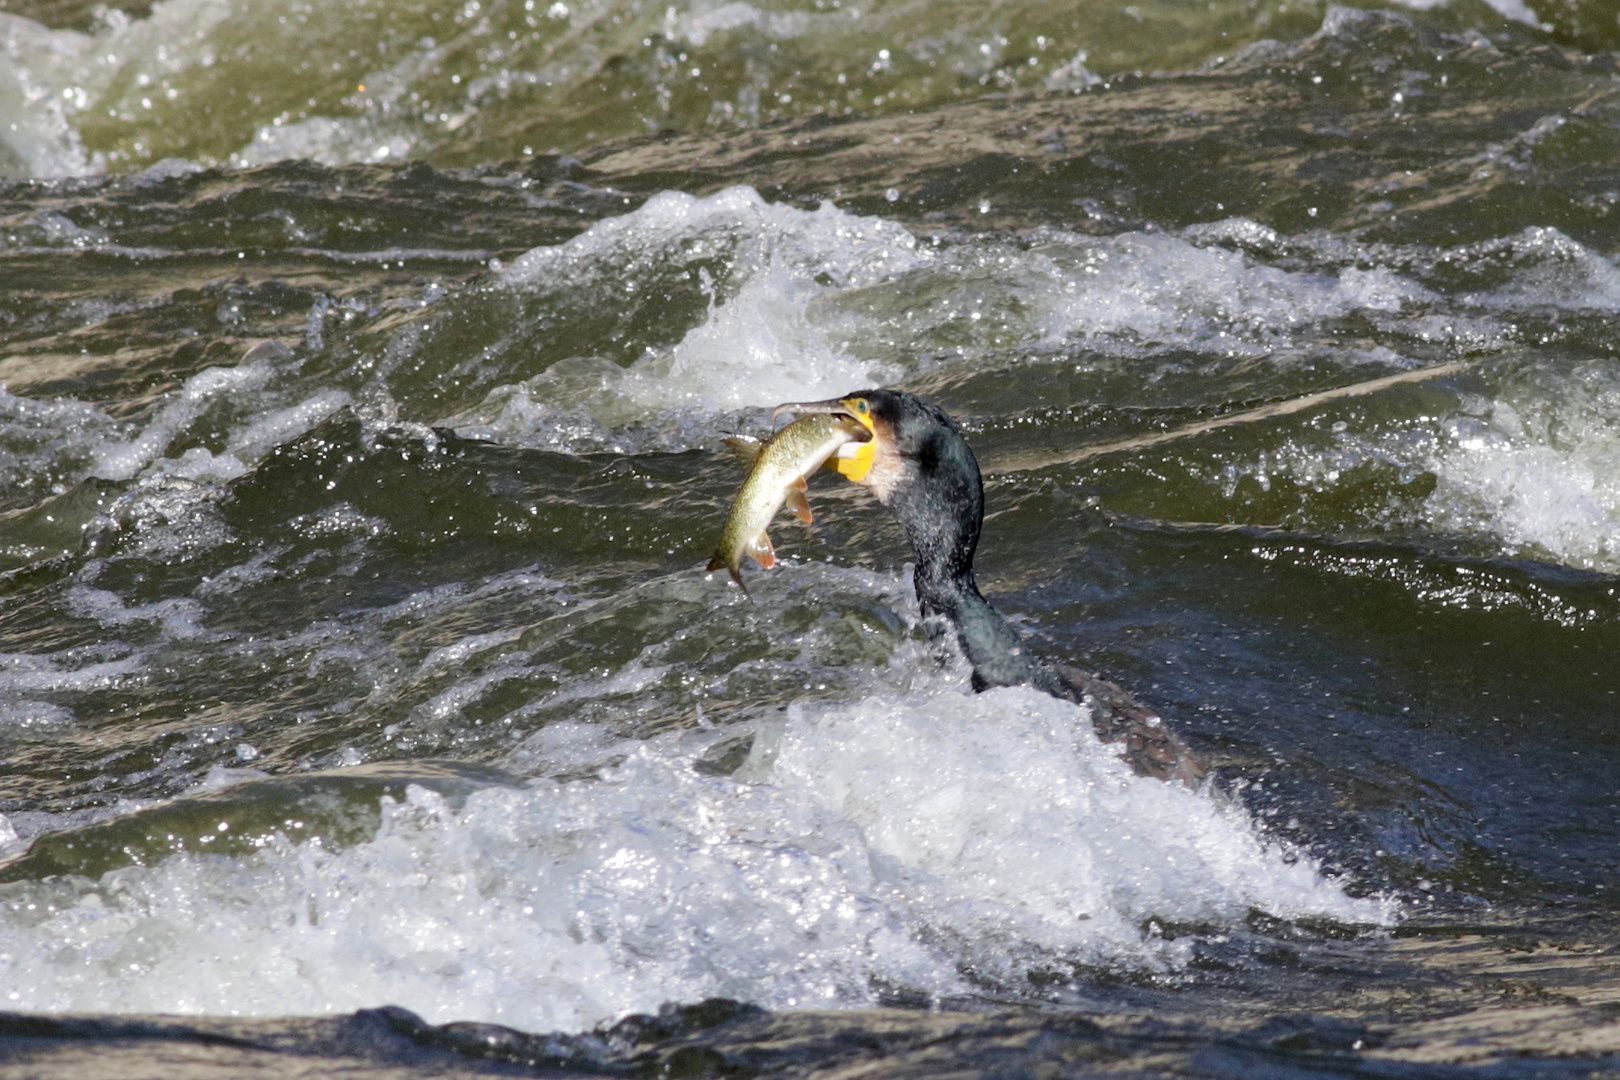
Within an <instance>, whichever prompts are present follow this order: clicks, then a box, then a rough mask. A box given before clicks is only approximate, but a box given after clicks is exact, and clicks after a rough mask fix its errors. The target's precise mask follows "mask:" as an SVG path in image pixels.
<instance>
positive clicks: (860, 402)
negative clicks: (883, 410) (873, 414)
mask: <svg viewBox="0 0 1620 1080" xmlns="http://www.w3.org/2000/svg"><path fill="white" fill-rule="evenodd" d="M866 409H867V406H866V399H865V398H856V399H855V411H856V412H858V413H860V414H861V415H862V416H865V415H866Z"/></svg>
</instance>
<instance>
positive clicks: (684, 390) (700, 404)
mask: <svg viewBox="0 0 1620 1080" xmlns="http://www.w3.org/2000/svg"><path fill="white" fill-rule="evenodd" d="M930 257H931V256H930V253H929V252H928V251H927V250H926V249H923V248H921V247H920V246H919V245H918V244H917V242H916V240H915V238H914V237H912V236H911V234H910V233H908V232H907V231H906V230H905V229H904V228H902V227H901V226H899V225H897V224H894V223H892V222H887V221H884V220H882V219H879V218H870V217H860V216H857V215H853V214H849V213H846V212H845V211H842V210H839V209H837V208H836V207H834V206H831V205H830V204H823V205H822V206H821V207H820V208H818V209H816V210H813V211H805V210H798V209H795V208H793V207H791V206H784V205H780V204H773V203H768V202H766V201H765V200H764V199H763V198H761V197H760V195H759V193H758V192H756V191H754V190H753V189H752V188H748V187H735V188H729V189H727V190H725V191H722V192H720V193H718V194H716V195H713V196H710V197H708V198H695V197H693V196H690V195H686V194H683V193H680V192H664V193H662V194H660V195H657V196H654V197H653V198H651V199H649V200H648V201H647V202H646V203H645V204H643V205H642V206H641V207H640V208H638V209H637V210H635V211H634V212H632V213H629V214H625V215H623V216H622V217H617V218H610V219H607V220H605V221H601V222H598V223H597V224H596V225H594V226H592V227H591V228H590V229H589V230H587V231H586V232H584V233H582V234H580V235H579V236H577V237H575V238H574V239H572V240H570V241H568V242H567V243H565V244H561V245H557V246H552V247H540V248H534V249H532V250H531V251H529V252H527V253H525V254H524V255H522V256H521V257H520V258H518V259H516V260H514V261H513V262H512V264H511V265H510V266H507V267H506V268H504V269H503V270H502V271H501V274H500V278H499V280H500V282H501V284H502V285H503V286H505V287H506V288H509V289H513V290H529V289H541V288H549V289H556V288H558V287H560V286H564V285H566V286H567V287H569V288H572V289H580V288H585V289H600V290H602V291H603V292H604V293H607V292H610V291H612V292H616V291H620V290H629V291H634V290H635V289H637V288H638V287H646V286H647V282H648V281H650V280H652V279H654V278H656V277H657V276H659V275H660V274H668V273H669V272H670V271H671V270H683V268H685V267H687V266H690V267H691V268H692V269H691V271H690V272H691V274H692V275H694V276H702V275H706V274H708V272H709V271H708V270H707V269H705V268H704V264H705V262H706V261H711V260H721V261H722V263H723V265H724V267H725V269H724V270H721V271H720V273H721V274H722V275H723V276H724V278H725V281H723V282H710V283H709V289H710V290H711V296H713V295H717V294H723V296H724V299H722V300H718V301H711V304H710V308H709V311H708V315H707V317H706V318H705V319H704V321H703V322H702V323H700V324H699V325H697V326H696V327H694V328H693V329H691V330H690V331H689V332H688V333H686V335H685V336H684V337H683V338H682V339H681V340H680V341H679V342H677V343H675V344H674V345H673V346H670V347H667V348H661V349H650V350H648V352H647V353H646V355H644V356H642V357H641V358H639V359H637V360H636V361H635V362H633V363H631V364H630V365H629V366H628V367H620V366H619V365H617V364H614V363H612V362H610V361H607V360H602V359H598V358H589V357H581V358H576V359H573V360H568V361H563V362H561V363H558V364H556V365H554V366H553V367H551V368H550V369H548V370H547V371H546V372H544V373H542V374H540V375H538V376H536V377H534V378H531V379H528V380H526V381H524V382H521V383H514V384H508V385H506V386H502V387H499V388H497V389H496V390H494V391H493V392H491V394H490V395H489V396H488V398H487V399H486V400H485V401H484V402H483V403H482V404H481V405H480V406H478V407H477V408H474V409H472V410H468V411H467V412H465V413H463V414H461V415H459V416H456V417H452V418H451V419H450V420H449V421H448V422H449V423H452V424H454V425H455V426H456V427H458V428H459V429H461V430H462V431H464V432H467V433H469V434H478V435H483V436H485V437H494V438H499V439H501V440H502V441H505V442H515V443H518V444H521V445H545V446H558V447H562V448H574V449H595V448H600V447H602V446H609V447H612V448H615V449H628V448H631V446H630V444H629V443H627V442H626V441H625V439H626V438H628V436H625V435H623V434H622V432H619V429H624V428H627V427H630V426H632V425H640V426H643V427H652V428H655V429H658V430H659V431H661V433H662V435H663V439H664V441H663V442H662V443H660V444H659V445H660V446H664V447H665V448H670V447H675V446H682V445H691V444H692V443H693V442H694V441H706V440H708V439H710V438H712V434H713V433H712V429H713V426H714V425H713V421H714V420H715V418H716V417H718V416H721V415H723V414H728V413H734V412H736V411H738V410H742V409H748V408H763V407H768V406H772V405H775V404H777V403H780V402H783V401H791V400H806V399H813V398H823V397H828V396H831V395H833V394H836V393H840V392H844V391H847V390H850V389H852V388H855V387H860V386H867V385H872V384H874V383H882V382H886V381H890V380H893V379H894V378H896V377H898V375H899V373H900V368H898V367H897V366H896V365H894V364H891V363H884V362H881V361H875V360H872V359H863V358H862V357H860V356H859V355H858V354H857V353H856V352H855V351H854V350H852V349H851V348H850V347H849V346H848V345H847V343H846V342H845V341H844V340H843V337H844V335H843V334H842V332H840V331H837V330H834V329H833V328H830V327H828V326H827V325H826V324H825V323H824V322H823V321H822V320H820V319H818V317H817V316H816V314H815V310H814V305H815V304H816V302H817V301H818V300H820V299H822V298H824V297H827V296H830V295H834V294H836V293H838V292H840V291H842V290H846V289H857V288H862V287H865V286H867V285H870V284H873V283H876V282H879V281H884V280H888V279H891V278H893V277H894V276H896V275H898V274H900V273H902V272H904V271H906V270H908V269H911V268H913V267H916V266H918V265H921V264H923V263H926V262H927V261H929V259H930ZM682 276H685V273H684V270H683V273H682ZM616 433H618V434H617V435H616Z"/></svg>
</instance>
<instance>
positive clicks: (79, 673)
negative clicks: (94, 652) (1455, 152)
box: [0, 649, 141, 694]
mask: <svg viewBox="0 0 1620 1080" xmlns="http://www.w3.org/2000/svg"><path fill="white" fill-rule="evenodd" d="M85 661H88V662H85ZM140 671H141V664H140V662H139V661H138V660H136V659H134V658H123V659H119V660H97V659H95V658H94V657H93V656H90V655H86V654H85V653H83V652H81V651H79V650H72V649H70V650H67V651H66V652H60V653H52V654H35V653H0V694H3V693H7V692H12V693H17V692H21V693H24V694H29V693H38V692H40V691H51V690H67V691H85V690H106V689H110V688H112V687H116V686H120V685H123V684H125V683H126V682H127V681H128V680H130V679H131V678H133V677H135V676H138V675H139V673H140Z"/></svg>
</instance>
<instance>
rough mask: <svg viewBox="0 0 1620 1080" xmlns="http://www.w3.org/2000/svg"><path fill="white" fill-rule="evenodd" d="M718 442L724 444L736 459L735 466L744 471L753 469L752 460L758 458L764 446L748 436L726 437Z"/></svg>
mask: <svg viewBox="0 0 1620 1080" xmlns="http://www.w3.org/2000/svg"><path fill="white" fill-rule="evenodd" d="M720 441H721V442H723V443H725V444H726V449H727V450H730V451H731V456H732V457H734V458H736V459H737V464H739V465H741V466H742V467H743V468H745V469H752V468H753V467H754V459H755V458H757V457H759V451H760V447H762V446H764V445H765V444H764V443H762V442H760V441H759V440H758V439H755V438H752V437H750V436H748V435H728V436H726V437H725V438H724V439H721V440H720Z"/></svg>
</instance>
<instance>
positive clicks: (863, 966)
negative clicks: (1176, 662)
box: [0, 688, 1389, 1030]
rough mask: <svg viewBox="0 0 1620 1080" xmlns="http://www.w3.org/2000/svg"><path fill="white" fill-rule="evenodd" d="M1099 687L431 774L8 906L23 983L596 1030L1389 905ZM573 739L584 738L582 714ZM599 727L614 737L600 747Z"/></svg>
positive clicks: (71, 990) (23, 1003)
mask: <svg viewBox="0 0 1620 1080" xmlns="http://www.w3.org/2000/svg"><path fill="white" fill-rule="evenodd" d="M1089 729H1090V725H1089V722H1088V720H1087V718H1086V716H1085V714H1084V713H1083V711H1082V710H1080V709H1078V708H1076V707H1074V706H1072V705H1068V704H1066V703H1063V702H1058V701H1056V700H1054V699H1051V698H1048V697H1045V696H1044V695H1041V694H1038V693H1036V692H1033V691H1028V690H1022V689H1019V690H1001V691H995V692H992V693H989V694H985V695H982V696H978V697H973V696H964V695H962V694H960V693H958V692H956V691H955V690H953V689H949V688H935V689H933V690H931V691H924V692H921V693H913V694H909V695H904V696H880V697H871V698H867V699H865V700H860V701H857V702H854V703H853V704H847V705H837V704H818V705H806V706H795V707H793V708H791V709H790V710H789V711H788V713H787V714H786V717H785V721H784V722H783V724H782V726H781V728H780V730H779V732H777V735H776V738H775V740H774V750H772V749H771V748H770V747H769V746H768V745H767V744H768V743H770V742H771V741H772V740H770V739H768V738H765V737H763V736H762V737H761V739H760V740H759V745H757V746H756V760H754V761H752V762H751V763H750V765H749V766H745V770H744V771H745V774H752V775H757V776H759V777H760V778H761V782H759V783H747V782H742V781H739V780H738V779H735V778H725V777H712V776H705V775H702V774H700V773H698V772H696V771H695V770H693V769H692V768H691V766H690V763H691V755H692V753H693V752H694V751H695V749H696V748H697V747H696V745H695V740H700V739H712V738H714V737H716V736H715V734H714V733H708V734H707V735H704V734H702V733H692V732H688V733H683V734H680V735H671V736H666V737H663V738H660V739H657V740H653V741H651V742H647V743H625V744H620V749H621V752H623V753H627V755H628V756H627V757H626V758H625V759H624V761H623V763H622V764H620V765H618V766H615V767H612V768H610V769H608V770H606V771H605V773H604V774H603V778H602V779H601V780H598V781H583V782H574V783H568V784H557V783H555V782H550V781H545V782H537V783H536V784H535V785H533V786H531V787H530V788H528V789H508V788H502V789H491V790H486V791H483V792H480V793H477V794H475V795H473V796H472V797H471V798H469V799H468V801H467V802H466V804H465V806H464V807H463V809H461V810H460V811H454V810H452V809H451V808H450V807H449V806H448V805H447V804H446V803H445V802H444V800H443V799H441V798H440V797H439V796H437V795H434V794H432V793H429V792H427V791H424V790H421V789H416V788H413V789H411V791H410V793H409V797H408V799H407V801H406V803H405V804H403V805H400V806H391V807H388V808H387V809H386V812H385V814H384V823H383V827H382V829H381V831H380V832H379V834H378V835H377V836H376V838H375V839H373V840H371V841H369V842H366V843H362V844H359V845H356V846H355V847H352V848H349V849H347V850H345V851H341V852H336V853H334V852H330V851H325V850H322V849H321V848H320V847H319V846H318V845H316V844H313V843H311V844H306V845H304V846H292V845H289V844H286V843H283V842H277V843H274V844H272V845H271V846H269V847H267V848H265V849H263V850H261V851H260V852H259V853H258V854H256V855H254V856H251V857H242V858H222V857H218V856H214V857H209V858H202V857H197V856H191V855H182V856H176V857H172V858H170V859H168V860H167V861H165V862H163V863H161V864H159V865H157V866H155V867H151V868H145V867H130V868H126V869H123V870H118V871H115V872H113V873H112V874H109V875H108V876H107V878H105V879H103V881H102V882H100V883H99V884H97V885H94V886H92V885H90V884H88V883H86V884H84V885H82V886H81V891H80V894H79V896H78V898H77V899H76V900H75V901H73V902H71V903H66V904H59V905H58V906H57V907H55V908H52V909H49V910H48V911H47V912H45V913H35V914H33V915H32V916H31V917H29V918H27V919H23V918H20V917H19V916H18V915H16V914H12V912H15V911H16V910H17V908H16V907H8V908H7V909H5V911H6V912H7V913H5V914H0V987H3V988H4V989H0V1005H3V1006H6V1007H11V1008H22V1009H43V1010H63V1009H90V1010H114V1011H130V1010H138V1011H156V1012H209V1013H259V1014H301V1013H317V1012H329V1011H337V1010H346V1009H353V1008H357V1007H361V1006H366V1005H375V1004H379V1003H382V1002H397V1003H399V1004H402V1005H405V1006H406V1007H408V1008H412V1009H415V1010H417V1011H419V1012H421V1013H423V1014H424V1015H426V1016H427V1017H428V1018H430V1019H432V1020H435V1021H448V1020H452V1019H482V1020H489V1021H496V1022H502V1023H508V1024H513V1025H516V1026H519V1027H523V1028H527V1029H530V1030H548V1029H556V1028H564V1029H579V1028H584V1027H587V1026H589V1025H592V1024H595V1023H597V1022H600V1021H603V1020H607V1019H610V1018H613V1017H615V1016H618V1015H621V1014H623V1013H625V1012H628V1011H631V1010H644V1009H650V1008H654V1007H656V1006H657V1005H658V1004H660V1003H661V1002H663V1001H666V1000H693V999H696V998H700V997H703V996H706V995H713V994H720V995H727V996H732V997H737V998H742V999H745V1000H750V1001H756V1002H759V1003H762V1004H765V1005H767V1006H772V1007H777V1008H795V1007H812V1006H839V1005H856V1004H866V1003H870V1002H871V1001H872V1000H873V997H874V991H873V988H872V987H873V980H882V981H885V982H887V983H890V984H894V985H899V986H904V987H912V988H915V989H918V990H921V991H924V992H929V993H951V992H960V991H962V990H964V989H965V987H964V986H963V983H962V981H961V977H960V975H959V974H958V968H959V965H962V964H965V963H971V964H973V965H974V966H975V967H976V968H977V969H978V970H980V971H981V972H989V973H992V974H993V975H994V976H996V977H999V978H1002V979H1005V980H1007V981H1009V982H1010V983H1011V984H1014V985H1016V984H1017V983H1018V981H1019V980H1020V979H1021V978H1022V972H1023V971H1024V970H1026V969H1027V968H1029V967H1030V966H1032V965H1035V964H1041V965H1043V966H1044V965H1049V964H1051V963H1053V962H1057V963H1062V962H1064V961H1087V962H1095V963H1108V964H1123V965H1127V966H1132V967H1143V966H1146V967H1149V968H1166V967H1172V966H1174V965H1175V964H1177V963H1178V962H1180V961H1181V960H1182V959H1183V956H1184V954H1183V952H1182V951H1181V950H1182V949H1184V948H1185V945H1184V944H1182V945H1177V944H1175V943H1166V942H1163V941H1161V940H1158V939H1156V938H1152V937H1149V936H1145V935H1144V933H1143V932H1142V931H1141V930H1140V929H1139V926H1140V924H1141V923H1142V921H1143V920H1144V919H1146V918H1148V917H1149V916H1155V915H1156V916H1160V917H1163V918H1179V919H1214V920H1220V921H1232V920H1240V919H1242V918H1243V917H1244V916H1245V915H1246V913H1247V912H1248V910H1249V909H1250V908H1251V907H1260V908H1262V909H1265V910H1268V911H1271V912H1273V913H1275V914H1278V915H1283V916H1291V915H1307V914H1311V915H1323V916H1327V917H1331V918H1336V919H1342V920H1352V921H1382V920H1385V919H1387V918H1388V917H1389V911H1388V909H1387V908H1386V907H1385V906H1384V905H1382V904H1380V903H1378V902H1373V901H1357V900H1351V899H1349V898H1347V897H1346V896H1345V895H1344V894H1343V893H1342V892H1341V891H1339V889H1338V888H1336V887H1335V886H1334V885H1333V884H1332V883H1330V882H1327V881H1324V880H1323V879H1322V878H1321V877H1320V875H1319V874H1318V873H1317V870H1316V868H1315V867H1314V865H1313V864H1312V863H1311V861H1310V860H1309V859H1308V858H1306V857H1304V856H1302V855H1300V854H1298V853H1297V852H1290V851H1288V850H1286V849H1284V848H1283V847H1281V846H1279V845H1276V844H1270V843H1267V842H1266V841H1264V840H1263V839H1262V838H1261V837H1260V836H1258V835H1257V833H1256V832H1255V829H1254V827H1253V826H1252V824H1250V823H1249V822H1248V821H1247V820H1246V819H1245V818H1244V816H1243V815H1242V814H1241V813H1240V812H1238V811H1236V810H1234V809H1232V808H1231V807H1227V806H1222V805H1220V804H1218V803H1217V802H1215V801H1213V800H1211V799H1209V798H1207V797H1205V796H1202V795H1198V794H1195V793H1192V792H1188V791H1185V790H1183V789H1181V788H1178V787H1174V786H1169V785H1164V784H1161V783H1158V782H1156V781H1148V780H1141V779H1138V778H1135V777H1133V776H1131V775H1130V774H1129V772H1128V771H1127V770H1126V769H1125V767H1124V766H1123V765H1122V764H1121V763H1120V762H1118V761H1117V760H1116V759H1115V758H1114V757H1113V756H1112V752H1111V751H1109V750H1107V749H1105V748H1103V747H1100V746H1098V745H1097V744H1096V743H1095V740H1094V739H1093V737H1092V736H1091V735H1090V733H1089ZM564 741H566V740H564ZM585 749H586V751H591V752H594V751H599V750H600V746H592V747H587V748H585Z"/></svg>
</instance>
